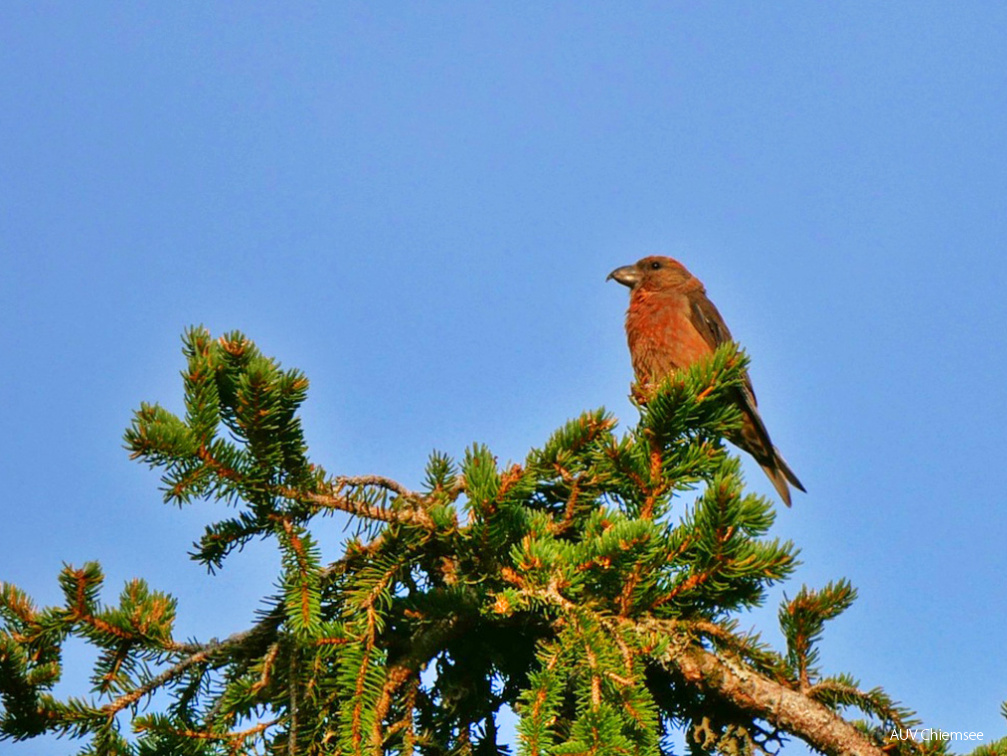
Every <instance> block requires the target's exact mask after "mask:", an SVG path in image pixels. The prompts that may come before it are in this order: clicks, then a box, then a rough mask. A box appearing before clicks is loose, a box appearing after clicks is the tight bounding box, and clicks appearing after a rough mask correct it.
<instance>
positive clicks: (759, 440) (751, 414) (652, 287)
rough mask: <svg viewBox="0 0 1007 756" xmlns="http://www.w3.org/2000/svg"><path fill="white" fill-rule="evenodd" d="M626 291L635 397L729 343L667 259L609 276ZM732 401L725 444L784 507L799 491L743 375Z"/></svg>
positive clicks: (694, 285) (696, 284)
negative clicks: (751, 464) (761, 476)
mask: <svg viewBox="0 0 1007 756" xmlns="http://www.w3.org/2000/svg"><path fill="white" fill-rule="evenodd" d="M609 278H613V279H615V280H616V281H618V282H619V283H621V284H624V285H625V286H628V287H630V289H631V292H630V297H629V310H627V311H626V338H627V341H628V342H629V352H630V356H631V358H632V360H633V371H634V372H635V373H636V381H637V385H638V387H639V391H640V393H641V394H642V395H643V396H644V397H646V395H647V393H648V392H650V391H653V389H654V388H655V387H656V386H657V384H659V383H660V382H661V380H662V379H664V378H665V377H666V376H668V375H669V374H671V373H673V372H675V371H676V370H681V369H683V368H686V367H688V366H690V365H692V364H694V363H695V362H698V361H699V360H702V359H704V358H706V357H709V356H710V355H711V354H712V353H713V351H714V350H715V349H716V348H717V347H718V346H719V345H720V344H723V343H724V342H726V341H730V340H731V332H730V331H729V330H728V329H727V325H726V324H725V323H724V319H723V318H722V317H721V316H720V313H719V312H717V308H716V307H715V306H714V304H713V302H711V301H710V300H709V299H708V298H707V296H706V288H705V287H704V286H703V284H702V282H700V280H699V279H698V278H696V277H695V276H693V275H692V274H691V273H690V272H689V271H688V270H686V269H685V266H684V265H682V264H681V263H680V262H678V261H677V260H673V259H671V258H670V257H656V256H655V257H645V258H643V259H642V260H640V261H639V262H637V263H636V264H635V265H627V266H625V267H622V268H618V269H616V270H613V271H612V272H611V273H610V274H609ZM735 402H736V403H737V405H738V407H739V408H740V409H741V412H742V427H741V430H740V432H738V433H737V434H736V435H735V436H734V437H732V438H730V439H729V440H730V441H731V442H732V443H734V444H735V445H736V446H738V447H739V448H741V449H743V450H745V451H746V452H748V453H749V454H751V455H752V456H753V457H754V458H755V461H756V462H758V463H759V465H760V466H761V467H762V469H763V470H764V471H765V472H766V475H767V476H769V479H770V481H772V483H773V486H775V488H776V490H777V492H778V493H779V494H780V497H781V498H782V499H783V502H784V503H785V504H786V505H787V506H788V507H789V506H790V488H789V486H788V485H787V483H788V482H789V483H790V484H791V485H793V486H795V487H796V488H799V489H800V490H801V491H804V490H805V489H804V486H803V485H801V481H799V480H798V479H797V476H796V475H794V472H793V471H792V470H791V469H790V467H789V466H788V465H787V462H786V460H784V459H783V455H781V454H780V451H779V449H777V448H776V447H775V446H773V442H772V441H771V440H770V438H769V432H768V431H767V430H766V426H765V424H763V422H762V418H761V417H760V416H759V411H758V408H757V404H756V401H755V392H754V391H753V390H752V383H751V380H749V378H748V375H747V374H746V376H745V386H744V387H742V388H741V389H739V390H738V392H737V396H736V397H735Z"/></svg>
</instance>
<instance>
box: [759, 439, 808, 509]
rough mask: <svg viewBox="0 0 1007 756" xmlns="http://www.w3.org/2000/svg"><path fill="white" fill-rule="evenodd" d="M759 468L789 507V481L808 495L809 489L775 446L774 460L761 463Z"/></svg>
mask: <svg viewBox="0 0 1007 756" xmlns="http://www.w3.org/2000/svg"><path fill="white" fill-rule="evenodd" d="M759 466H760V467H761V468H762V469H763V471H764V472H765V473H766V477H768V478H769V480H770V481H771V482H772V484H773V487H774V488H775V489H776V492H777V493H778V494H780V498H781V499H783V503H784V504H786V505H787V506H788V507H789V506H790V486H788V485H787V482H788V481H789V482H790V484H791V485H793V486H794V487H795V488H798V489H800V490H801V491H804V492H805V493H807V489H806V488H805V487H804V485H803V484H802V483H801V481H800V480H798V479H797V476H796V475H794V471H793V470H791V469H790V465H788V464H787V460H785V459H784V458H783V455H782V454H780V450H779V449H777V448H776V447H775V446H774V447H773V459H772V460H771V461H769V462H766V463H762V462H760V463H759Z"/></svg>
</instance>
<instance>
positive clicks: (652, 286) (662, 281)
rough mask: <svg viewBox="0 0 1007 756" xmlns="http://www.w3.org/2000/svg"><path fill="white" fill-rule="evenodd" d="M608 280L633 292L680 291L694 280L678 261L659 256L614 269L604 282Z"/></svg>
mask: <svg viewBox="0 0 1007 756" xmlns="http://www.w3.org/2000/svg"><path fill="white" fill-rule="evenodd" d="M609 278H611V279H613V280H615V281H618V282H619V283H621V284H622V285H623V286H628V287H629V288H630V289H632V290H633V291H636V290H638V289H642V290H644V291H662V290H666V289H672V290H674V289H680V288H681V287H682V286H683V285H684V284H687V283H689V282H691V281H694V280H695V279H694V278H693V277H692V274H691V273H690V272H689V271H688V270H686V269H685V266H684V265H682V263H680V262H679V261H678V260H673V259H672V258H670V257H661V256H659V255H654V256H652V257H645V258H643V259H642V260H638V261H637V262H635V263H634V264H632V265H624V266H622V267H621V268H616V269H615V270H613V271H612V272H611V273H609V274H608V278H606V279H605V280H606V281H607V280H608V279H609Z"/></svg>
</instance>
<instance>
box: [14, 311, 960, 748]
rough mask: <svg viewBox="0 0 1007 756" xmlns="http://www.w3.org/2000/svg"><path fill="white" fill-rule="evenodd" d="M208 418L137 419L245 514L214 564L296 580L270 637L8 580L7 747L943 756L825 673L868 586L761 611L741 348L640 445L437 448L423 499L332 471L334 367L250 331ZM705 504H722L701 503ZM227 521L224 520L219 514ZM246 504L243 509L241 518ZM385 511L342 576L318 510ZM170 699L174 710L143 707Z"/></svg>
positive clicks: (599, 435) (218, 538)
mask: <svg viewBox="0 0 1007 756" xmlns="http://www.w3.org/2000/svg"><path fill="white" fill-rule="evenodd" d="M184 354H185V359H186V368H185V370H184V372H183V378H184V389H185V416H184V417H178V416H177V415H175V414H172V413H171V412H168V411H167V410H165V409H164V408H162V407H161V406H159V405H157V404H153V405H150V404H142V405H141V407H140V409H139V410H137V411H136V413H135V416H134V419H133V422H132V425H131V427H130V428H129V429H128V430H127V431H126V435H125V442H126V447H127V449H128V450H129V453H130V454H131V455H132V457H134V458H135V459H137V460H139V461H141V462H144V463H147V464H149V465H151V466H152V467H155V468H157V469H158V470H160V471H161V473H162V476H163V477H162V480H163V484H164V498H165V500H166V501H167V502H170V503H178V504H184V503H190V502H196V501H204V500H205V501H211V502H212V501H217V502H224V503H227V504H229V505H232V507H233V508H234V509H228V510H224V511H225V512H227V513H228V514H231V515H232V516H227V517H225V518H224V519H220V520H217V521H215V522H213V523H212V524H210V525H208V526H207V527H206V531H205V533H204V535H203V536H202V538H201V539H200V540H199V542H198V543H197V544H196V546H195V551H194V553H193V555H192V556H193V558H194V559H196V560H198V561H199V562H200V563H202V564H203V565H205V566H206V567H207V568H208V569H209V571H210V572H213V571H216V570H218V569H220V568H222V567H223V566H224V563H225V561H226V560H227V558H228V556H230V555H231V554H232V553H234V552H235V551H236V550H238V549H240V548H241V547H242V546H243V545H244V544H246V543H247V542H249V541H250V540H252V539H260V538H266V539H270V540H271V541H272V543H274V544H275V546H276V548H277V549H279V553H280V555H281V564H282V571H281V574H280V575H279V577H278V579H277V581H276V583H275V585H273V586H269V587H264V590H263V593H264V607H265V608H264V609H263V610H262V612H261V615H260V616H259V617H258V618H257V619H256V621H255V622H254V624H252V625H251V626H250V627H246V628H244V629H240V630H236V632H235V633H234V634H233V635H231V636H230V637H228V638H226V639H224V640H221V641H211V642H195V641H188V642H183V641H179V640H177V639H176V638H175V637H174V635H173V631H172V627H173V622H174V619H175V611H176V601H175V600H174V599H173V598H172V597H171V596H170V595H168V594H166V593H162V592H160V591H157V590H153V589H151V588H150V587H148V586H147V584H146V583H145V582H144V581H143V580H139V579H137V580H133V581H131V582H130V583H128V584H127V585H126V586H125V588H124V589H123V591H122V593H121V595H120V596H119V599H118V601H117V602H116V603H114V604H106V603H104V602H103V600H102V598H101V595H102V592H103V578H102V572H101V569H100V567H99V566H98V564H95V563H88V564H84V565H82V566H79V567H73V566H67V567H66V568H65V569H64V570H63V572H62V574H61V575H60V576H59V582H60V586H61V587H62V590H63V594H64V596H65V600H64V603H63V604H62V605H60V606H53V607H47V608H39V607H37V606H36V605H35V604H34V603H33V602H32V600H31V599H30V598H29V597H28V596H27V595H25V594H24V593H23V592H22V591H21V590H19V589H18V588H16V587H15V586H12V585H10V584H7V583H4V584H2V588H0V696H2V699H0V700H2V707H3V708H2V718H0V736H2V738H5V739H11V738H13V739H25V738H31V737H33V736H35V735H38V734H40V733H44V732H55V733H60V734H65V735H68V736H71V737H73V738H81V739H83V740H84V744H83V746H82V750H81V751H80V753H82V754H135V755H136V756H141V755H142V756H148V755H153V754H163V755H165V756H167V755H169V754H170V755H175V754H180V755H191V756H210V755H211V754H213V755H214V756H216V755H217V754H253V753H270V754H319V755H320V754H340V756H378V754H382V753H396V754H404V755H406V754H414V753H418V754H425V755H429V756H442V755H443V756H448V754H452V755H455V754H457V755H458V756H468V755H470V754H471V755H472V756H495V754H503V753H507V752H509V750H510V747H509V746H508V745H506V744H503V743H501V742H500V738H499V736H498V717H499V714H500V711H501V710H502V708H503V707H505V706H509V707H512V708H513V710H514V711H515V712H516V714H517V716H518V718H519V724H518V737H517V742H516V744H514V745H515V747H516V750H517V753H519V754H521V755H522V756H553V755H555V756H580V755H581V754H584V755H586V754H592V755H597V756H608V755H610V754H611V755H612V756H615V755H617V754H618V755H621V756H626V755H632V756H658V755H659V754H667V753H670V752H671V750H672V749H671V745H670V743H669V734H670V733H671V732H672V731H673V730H675V729H680V730H682V731H684V733H685V736H686V740H687V742H688V744H689V745H688V748H689V750H690V752H691V753H693V754H714V753H722V754H753V753H773V752H775V751H776V750H778V749H779V747H780V746H781V745H782V744H783V743H784V742H785V740H786V739H787V738H788V737H797V738H800V739H802V740H804V741H805V742H807V743H808V744H810V745H811V746H812V747H813V748H814V749H816V750H818V751H820V752H823V753H831V754H847V753H849V754H881V753H887V754H894V753H923V752H932V753H941V752H943V750H942V749H943V745H941V744H935V743H920V742H914V741H912V740H909V741H901V740H898V739H896V740H892V739H891V737H890V734H891V732H892V731H893V730H904V729H907V728H910V727H913V726H914V725H917V724H918V723H917V722H915V721H914V720H913V719H912V716H911V714H910V713H909V712H908V711H906V710H904V709H902V708H900V707H899V706H897V705H896V704H894V703H893V701H892V700H891V699H890V698H889V697H888V696H887V695H886V694H885V693H884V692H883V691H881V690H880V689H873V690H864V689H862V688H861V687H860V686H859V684H858V683H857V681H856V680H854V679H853V678H852V677H850V676H848V675H831V676H829V675H825V674H824V673H823V672H822V671H821V670H820V669H819V665H818V643H819V641H820V638H821V635H822V632H823V629H824V626H825V623H826V622H827V621H828V620H829V619H831V618H833V617H835V616H836V615H838V614H839V613H840V612H842V611H843V610H844V609H846V608H847V607H848V606H849V605H850V604H851V602H852V601H853V600H854V598H855V595H856V594H855V591H854V589H853V587H852V586H851V585H850V584H849V583H848V582H846V581H845V580H838V581H836V582H833V583H830V584H828V585H826V586H824V587H822V588H819V589H811V588H807V587H804V588H801V589H800V590H798V591H797V592H796V594H795V595H794V597H793V598H792V599H790V600H786V601H785V602H784V604H783V605H782V606H781V607H780V612H779V618H780V625H781V627H782V630H783V634H784V636H785V638H786V646H787V647H786V649H785V650H784V651H777V650H775V649H773V648H771V647H770V646H769V645H767V644H766V643H765V642H763V641H761V640H760V638H759V637H758V636H757V635H754V634H751V633H747V632H743V631H742V630H741V629H740V627H739V623H738V618H739V616H740V615H741V614H742V613H744V612H745V610H747V609H749V608H751V607H754V606H756V605H758V604H760V602H762V601H763V600H764V599H765V597H766V592H767V589H768V588H769V587H770V586H772V585H774V584H776V583H779V582H780V581H783V580H785V579H786V578H787V577H788V576H789V575H790V574H791V573H792V572H793V570H794V568H795V566H796V564H797V561H796V558H797V549H796V548H795V546H794V545H793V544H792V543H790V542H780V541H779V540H778V539H775V538H773V537H771V535H770V533H771V529H772V525H773V520H774V513H773V509H772V506H771V504H770V503H769V502H767V501H766V500H765V499H763V498H761V497H759V496H756V495H753V494H751V493H746V492H745V490H744V489H743V485H742V480H741V476H740V473H739V463H738V460H737V458H736V457H734V456H732V455H731V454H730V453H729V452H728V450H727V448H725V446H724V444H723V439H724V438H725V436H728V435H730V432H731V430H732V429H734V428H736V427H737V426H738V423H739V421H740V418H739V415H738V411H737V410H736V409H735V407H734V405H733V404H732V403H731V402H730V401H729V400H728V399H727V397H728V396H729V395H730V392H731V391H732V390H733V389H735V388H737V387H738V386H739V385H740V383H741V382H742V381H743V372H744V369H745V367H746V358H745V355H744V354H743V353H742V352H740V351H738V350H737V349H736V348H735V347H734V346H733V345H726V346H724V347H722V348H720V349H719V350H718V351H717V353H716V354H715V356H714V357H713V359H711V360H710V361H708V362H706V363H704V364H701V365H698V366H696V367H694V368H692V369H690V370H689V371H687V372H684V373H682V374H680V375H677V376H675V377H674V378H672V379H669V380H668V381H667V382H666V383H665V384H664V385H663V386H662V388H661V389H660V391H659V392H658V394H657V395H656V396H655V397H654V398H653V399H652V400H651V401H650V402H649V403H648V404H646V405H645V406H640V407H639V409H640V418H639V422H638V423H637V424H636V426H635V427H633V428H631V429H629V430H628V431H626V432H625V433H622V434H620V433H619V432H617V430H616V421H615V420H614V419H613V418H612V417H611V416H610V415H609V414H608V413H606V412H605V411H604V410H596V411H593V412H586V413H584V414H583V415H581V416H580V417H578V418H576V419H574V420H572V421H570V422H568V423H566V424H565V425H564V426H563V427H561V428H560V429H559V430H557V431H556V432H555V433H554V434H553V435H552V437H551V438H549V439H548V440H547V441H546V442H545V444H544V445H542V446H541V447H540V448H536V449H532V450H531V452H529V454H528V456H527V458H526V459H525V460H524V462H522V463H519V464H506V465H502V466H501V465H500V464H499V463H498V461H497V459H496V458H495V457H494V456H493V454H492V452H491V451H490V450H489V449H487V448H485V447H483V446H479V445H476V446H473V447H472V448H470V449H468V450H466V451H465V452H464V454H462V455H461V458H460V459H459V460H455V459H452V458H451V457H448V456H447V455H444V454H441V453H436V452H435V453H434V454H432V455H431V456H430V459H429V462H428V464H427V468H426V480H425V481H424V483H423V486H422V488H421V489H420V490H410V489H408V488H406V487H405V486H403V485H401V484H399V483H398V482H396V481H394V480H392V479H389V478H386V477H382V476H380V475H367V476H360V477H347V476H341V475H338V474H336V475H332V474H330V473H328V472H327V471H326V470H324V469H323V468H322V467H320V466H319V465H317V464H315V463H313V462H311V461H309V458H308V453H307V445H306V443H305V439H304V434H303V432H302V427H301V423H300V420H299V418H298V414H297V412H298V408H299V407H300V405H301V403H302V402H303V401H304V400H305V397H306V394H307V389H308V381H307V379H306V378H305V376H304V375H303V374H302V373H300V372H299V371H297V370H283V369H281V367H280V365H279V364H278V363H277V362H276V361H275V360H273V359H270V358H267V357H265V356H263V355H262V354H261V353H260V352H259V351H258V349H257V348H256V347H255V345H254V344H253V343H252V342H251V341H249V340H248V339H247V338H245V337H244V336H243V335H242V334H240V333H236V332H235V333H230V334H227V335H224V336H222V337H221V338H219V339H213V338H212V337H211V336H210V334H209V333H208V332H207V331H206V330H204V329H202V328H193V329H191V330H189V331H188V332H187V333H186V334H185V336H184ZM697 492H698V493H697ZM214 511H216V510H214ZM235 511H236V513H235ZM337 512H342V513H347V514H349V515H350V516H351V517H352V518H353V519H354V520H355V521H356V523H357V524H358V526H359V528H358V531H357V533H356V535H355V536H353V537H352V538H350V539H349V540H348V542H347V543H346V544H345V550H344V553H343V555H342V557H341V558H340V559H339V560H338V561H335V562H333V563H329V564H326V563H323V562H322V561H321V559H320V549H319V545H318V543H317V542H316V539H315V536H314V535H313V533H312V526H313V525H314V524H315V523H316V518H319V517H324V516H327V515H332V514H333V513H337ZM71 636H76V637H78V638H83V639H85V640H86V641H87V642H89V643H90V644H93V645H94V646H95V647H96V648H97V649H99V650H100V655H99V658H98V661H97V663H96V667H95V670H94V678H93V679H94V680H95V687H94V689H93V690H92V691H91V695H90V697H71V698H67V699H65V700H58V699H57V698H55V697H54V696H53V695H51V693H50V692H49V691H50V690H51V689H52V687H53V685H54V684H55V683H56V682H57V681H58V680H59V678H60V671H61V654H62V648H63V644H64V643H65V642H66V640H67V639H68V638H70V637H71ZM154 694H160V695H159V696H158V698H157V699H156V701H157V702H159V703H162V704H163V705H162V706H160V709H159V710H157V711H155V712H154V713H146V712H145V711H141V704H143V703H145V702H148V701H150V699H151V697H152V696H153V695H154Z"/></svg>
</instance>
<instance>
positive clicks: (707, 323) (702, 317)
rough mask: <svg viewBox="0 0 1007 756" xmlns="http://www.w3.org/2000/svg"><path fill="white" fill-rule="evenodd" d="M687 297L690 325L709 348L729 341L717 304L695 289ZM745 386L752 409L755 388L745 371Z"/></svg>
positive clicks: (728, 334)
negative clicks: (749, 396)
mask: <svg viewBox="0 0 1007 756" xmlns="http://www.w3.org/2000/svg"><path fill="white" fill-rule="evenodd" d="M688 297H689V313H690V318H691V320H692V326H693V328H695V329H696V331H697V332H698V333H699V335H700V336H702V337H703V339H704V340H705V341H706V343H707V344H709V345H710V349H716V348H717V347H719V346H720V345H721V344H723V343H724V342H727V341H731V332H730V330H728V328H727V323H725V322H724V319H723V318H722V317H721V316H720V312H719V311H718V310H717V306H716V305H715V304H713V302H711V301H710V298H709V297H707V296H706V292H705V291H703V290H702V289H697V290H696V291H690V292H689V294H688ZM745 387H746V388H747V389H748V393H749V394H750V395H751V405H752V407H751V409H752V410H754V409H755V405H756V404H757V402H756V400H755V390H754V389H753V388H752V380H751V379H750V378H749V377H748V373H747V372H746V373H745ZM746 399H748V397H746Z"/></svg>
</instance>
